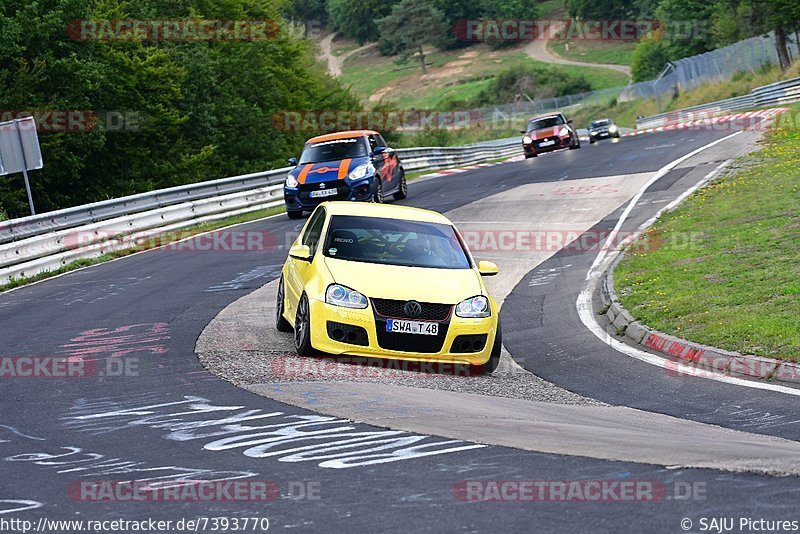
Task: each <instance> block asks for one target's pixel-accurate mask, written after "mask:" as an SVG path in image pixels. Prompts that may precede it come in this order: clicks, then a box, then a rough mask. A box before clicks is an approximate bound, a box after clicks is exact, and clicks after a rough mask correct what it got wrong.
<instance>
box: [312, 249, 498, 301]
mask: <svg viewBox="0 0 800 534" xmlns="http://www.w3.org/2000/svg"><path fill="white" fill-rule="evenodd" d="M325 265H326V266H327V267H328V270H329V271H330V273H331V275H332V276H333V280H334V281H335V282H336V283H337V284H342V285H344V286H347V287H349V288H351V289H355V290H356V291H359V292H361V293H363V294H364V295H366V296H367V297H375V298H382V299H394V300H417V301H420V302H438V303H442V304H457V303H459V302H461V301H462V300H464V299H466V298H469V297H473V296H475V295H480V294H482V293H483V288H482V285H481V282H480V275H479V274H478V273H477V272H475V271H474V270H472V269H431V268H428V267H403V266H400V265H382V264H377V263H363V262H357V261H348V260H339V259H335V258H330V257H326V258H325Z"/></svg>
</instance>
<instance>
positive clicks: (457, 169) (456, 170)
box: [420, 155, 525, 178]
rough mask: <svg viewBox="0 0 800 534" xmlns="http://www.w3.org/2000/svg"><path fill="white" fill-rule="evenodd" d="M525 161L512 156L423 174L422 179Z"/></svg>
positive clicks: (521, 156) (519, 157)
mask: <svg viewBox="0 0 800 534" xmlns="http://www.w3.org/2000/svg"><path fill="white" fill-rule="evenodd" d="M524 159H525V156H524V155H519V156H511V157H510V158H508V159H505V160H503V161H495V162H494V163H477V164H475V165H467V166H465V167H453V168H452V169H444V170H441V171H436V172H432V173H430V174H423V175H422V176H420V178H435V177H437V176H450V175H451V174H458V173H461V172H467V171H474V170H475V169H483V168H485V167H494V166H495V165H502V164H504V163H511V162H513V161H522V160H524Z"/></svg>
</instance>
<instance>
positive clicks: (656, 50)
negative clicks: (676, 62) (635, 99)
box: [631, 37, 668, 82]
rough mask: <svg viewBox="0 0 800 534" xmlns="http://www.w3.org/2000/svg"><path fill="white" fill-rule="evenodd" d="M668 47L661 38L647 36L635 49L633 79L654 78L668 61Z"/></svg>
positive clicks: (638, 80) (632, 61)
mask: <svg viewBox="0 0 800 534" xmlns="http://www.w3.org/2000/svg"><path fill="white" fill-rule="evenodd" d="M667 61H668V59H667V47H666V45H665V44H664V42H663V41H662V40H660V39H655V38H652V37H645V38H643V39H642V40H641V41H639V43H638V44H637V45H636V48H634V49H633V55H632V56H631V75H632V76H633V81H635V82H643V81H646V80H652V79H653V78H655V77H656V76H658V75H659V73H661V70H662V69H663V68H664V65H665V64H666V63H667Z"/></svg>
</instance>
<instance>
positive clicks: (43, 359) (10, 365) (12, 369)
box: [0, 356, 139, 380]
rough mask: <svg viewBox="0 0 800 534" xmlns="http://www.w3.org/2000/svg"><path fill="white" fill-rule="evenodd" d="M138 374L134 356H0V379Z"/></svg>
mask: <svg viewBox="0 0 800 534" xmlns="http://www.w3.org/2000/svg"><path fill="white" fill-rule="evenodd" d="M138 375H139V359H138V358H136V357H127V358H107V359H103V360H97V359H83V358H81V357H64V356H0V380H2V379H10V378H45V379H47V378H50V379H61V378H90V377H129V376H138Z"/></svg>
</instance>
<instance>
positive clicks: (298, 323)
mask: <svg viewBox="0 0 800 534" xmlns="http://www.w3.org/2000/svg"><path fill="white" fill-rule="evenodd" d="M294 348H295V349H296V350H297V355H298V356H313V355H314V348H313V347H312V346H311V313H310V310H309V307H308V297H306V294H305V293H303V296H301V297H300V302H298V303H297V314H296V315H295V319H294Z"/></svg>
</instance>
